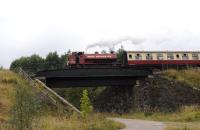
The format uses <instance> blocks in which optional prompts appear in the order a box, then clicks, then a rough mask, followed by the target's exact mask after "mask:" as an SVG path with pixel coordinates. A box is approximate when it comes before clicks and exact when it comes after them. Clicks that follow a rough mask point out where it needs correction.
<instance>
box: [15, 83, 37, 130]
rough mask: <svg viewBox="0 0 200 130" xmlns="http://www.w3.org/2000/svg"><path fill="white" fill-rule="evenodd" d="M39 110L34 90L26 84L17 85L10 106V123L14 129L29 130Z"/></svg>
mask: <svg viewBox="0 0 200 130" xmlns="http://www.w3.org/2000/svg"><path fill="white" fill-rule="evenodd" d="M38 111H39V103H38V102H37V98H36V95H35V93H34V91H32V90H31V89H30V88H28V87H26V86H23V85H21V86H19V85H18V86H17V88H16V94H15V101H14V104H13V106H12V108H11V114H12V115H11V123H12V125H13V126H14V127H15V128H16V130H27V129H28V130H30V129H32V124H33V121H34V119H35V116H36V115H37V113H38Z"/></svg>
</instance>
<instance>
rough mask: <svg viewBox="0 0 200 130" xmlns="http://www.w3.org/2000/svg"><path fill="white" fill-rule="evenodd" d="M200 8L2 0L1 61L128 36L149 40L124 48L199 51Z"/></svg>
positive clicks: (135, 0) (128, 1)
mask: <svg viewBox="0 0 200 130" xmlns="http://www.w3.org/2000/svg"><path fill="white" fill-rule="evenodd" d="M199 6H200V2H199V1H198V0H84V1H83V0H34V1H33V0H18V1H16V0H0V45H1V47H0V65H4V66H6V67H8V66H9V64H10V62H11V61H12V60H13V59H15V58H17V57H19V56H23V55H30V54H32V53H38V54H41V55H45V54H46V53H48V52H49V51H54V50H57V51H59V52H60V53H63V52H64V51H65V50H66V51H67V50H68V49H71V50H85V47H86V46H87V45H88V44H91V43H93V42H94V43H95V42H98V41H102V40H110V39H118V38H119V39H120V38H121V37H124V36H132V37H135V38H137V37H142V38H146V39H148V40H147V42H144V43H142V44H140V45H127V47H125V48H132V49H133V50H134V49H143V50H176V49H179V50H180V49H182V50H185V49H191V50H199V49H200V45H199V41H200V40H199V38H198V37H199V34H200V25H199V23H200V18H199V17H198V15H199V12H200V8H199ZM154 42H162V44H155V43H154Z"/></svg>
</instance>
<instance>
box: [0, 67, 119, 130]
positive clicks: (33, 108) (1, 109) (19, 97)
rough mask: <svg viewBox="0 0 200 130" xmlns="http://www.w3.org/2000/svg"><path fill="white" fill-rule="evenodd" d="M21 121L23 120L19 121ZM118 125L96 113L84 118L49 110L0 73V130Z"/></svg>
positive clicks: (109, 128)
mask: <svg viewBox="0 0 200 130" xmlns="http://www.w3.org/2000/svg"><path fill="white" fill-rule="evenodd" d="M22 117H23V118H22ZM121 127H123V125H122V124H119V123H115V122H113V121H110V120H106V119H105V117H104V116H103V115H101V114H98V113H91V114H89V115H87V116H82V115H78V114H76V113H69V112H65V111H63V109H62V106H60V107H58V106H57V107H55V106H53V105H52V104H51V103H50V102H49V101H48V100H47V99H46V98H44V97H41V94H40V92H39V91H38V90H35V88H31V87H30V86H29V84H28V83H27V82H26V81H24V80H23V79H22V78H21V77H20V76H19V75H17V74H15V73H13V72H11V71H8V70H1V71H0V130H17V129H18V130H22V129H37V130H56V129H57V130H61V129H66V130H88V129H91V130H117V128H121Z"/></svg>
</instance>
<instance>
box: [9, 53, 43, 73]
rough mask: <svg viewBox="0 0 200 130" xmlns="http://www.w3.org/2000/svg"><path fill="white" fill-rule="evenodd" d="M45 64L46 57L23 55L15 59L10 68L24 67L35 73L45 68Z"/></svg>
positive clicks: (27, 70)
mask: <svg viewBox="0 0 200 130" xmlns="http://www.w3.org/2000/svg"><path fill="white" fill-rule="evenodd" d="M43 64H44V59H43V58H42V57H40V56H39V55H36V54H34V55H32V56H30V57H21V58H19V59H16V60H14V61H13V62H12V63H11V65H10V69H11V70H16V69H18V68H22V69H23V70H25V71H26V72H28V73H35V72H37V71H39V70H42V69H43Z"/></svg>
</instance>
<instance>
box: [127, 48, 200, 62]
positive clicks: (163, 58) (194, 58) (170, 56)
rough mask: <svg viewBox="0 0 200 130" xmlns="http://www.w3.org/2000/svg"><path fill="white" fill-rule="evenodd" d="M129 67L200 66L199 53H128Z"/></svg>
mask: <svg viewBox="0 0 200 130" xmlns="http://www.w3.org/2000/svg"><path fill="white" fill-rule="evenodd" d="M127 61H128V65H139V66H143V65H144V66H163V65H172V66H173V65H174V66H185V65H188V66H200V52H199V51H188V52H185V51H184V52H183V51H128V52H127Z"/></svg>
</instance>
